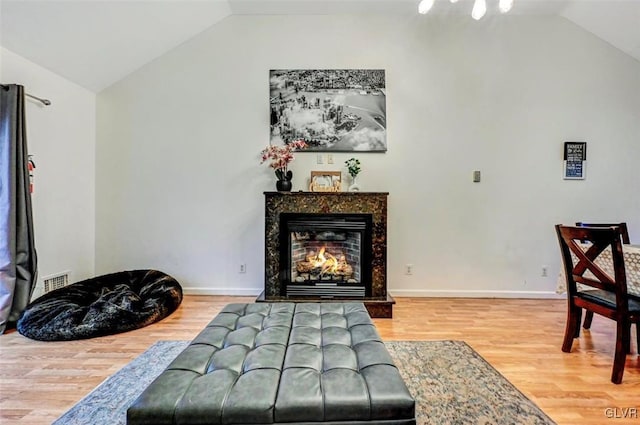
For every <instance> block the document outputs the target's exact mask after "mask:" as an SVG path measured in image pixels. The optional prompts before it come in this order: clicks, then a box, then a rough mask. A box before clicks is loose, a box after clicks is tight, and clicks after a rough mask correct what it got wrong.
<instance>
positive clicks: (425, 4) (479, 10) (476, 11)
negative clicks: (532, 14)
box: [418, 0, 513, 21]
mask: <svg viewBox="0 0 640 425" xmlns="http://www.w3.org/2000/svg"><path fill="white" fill-rule="evenodd" d="M449 1H450V2H451V3H457V2H458V0H449ZM434 3H435V0H421V1H420V3H419V4H418V13H421V14H423V15H425V14H427V13H429V11H430V10H431V8H432V7H433V4H434ZM512 7H513V0H499V1H498V9H499V10H500V13H507V12H508V11H510V10H511V8H512ZM486 13H487V0H474V2H473V10H472V11H471V16H472V17H473V19H475V20H476V21H477V20H479V19H482V17H483V16H484V15H485V14H486Z"/></svg>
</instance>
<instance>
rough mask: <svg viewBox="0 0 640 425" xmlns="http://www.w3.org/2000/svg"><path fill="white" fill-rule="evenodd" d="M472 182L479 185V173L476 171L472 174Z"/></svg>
mask: <svg viewBox="0 0 640 425" xmlns="http://www.w3.org/2000/svg"><path fill="white" fill-rule="evenodd" d="M473 182H474V183H480V171H479V170H476V171H474V172H473Z"/></svg>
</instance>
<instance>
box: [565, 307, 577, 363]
mask: <svg viewBox="0 0 640 425" xmlns="http://www.w3.org/2000/svg"><path fill="white" fill-rule="evenodd" d="M581 318H582V309H581V308H580V307H576V306H573V305H569V308H568V309H567V326H566V328H565V331H564V341H563V342H562V351H564V352H565V353H570V352H571V346H572V345H573V339H574V338H577V337H578V335H580V319H581Z"/></svg>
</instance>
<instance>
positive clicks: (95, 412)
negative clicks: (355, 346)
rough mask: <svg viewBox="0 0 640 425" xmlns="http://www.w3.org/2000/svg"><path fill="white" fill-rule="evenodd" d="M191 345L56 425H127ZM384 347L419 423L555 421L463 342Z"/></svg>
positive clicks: (143, 365) (121, 379)
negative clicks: (143, 397)
mask: <svg viewBox="0 0 640 425" xmlns="http://www.w3.org/2000/svg"><path fill="white" fill-rule="evenodd" d="M187 344H188V342H186V341H160V342H157V343H155V344H154V345H152V346H151V347H150V348H149V349H148V350H147V351H145V352H144V353H142V354H141V355H140V356H139V357H138V358H136V359H135V360H133V361H132V362H131V363H129V364H128V365H126V366H125V367H123V368H122V369H120V370H119V371H118V372H116V373H115V374H114V375H113V376H111V377H109V378H107V379H106V380H105V381H104V382H103V383H102V384H100V385H99V386H98V387H97V388H96V389H94V390H93V391H92V392H91V393H90V394H89V395H87V396H86V397H85V398H83V399H82V400H80V401H79V402H78V403H77V404H76V405H75V406H73V407H72V408H71V409H70V410H69V411H68V412H66V413H65V414H64V415H62V416H61V417H60V418H59V419H58V420H56V421H55V422H54V425H87V424H110V425H125V423H126V412H127V408H128V407H129V405H130V404H131V403H132V402H133V401H134V400H135V399H136V398H137V397H138V396H139V395H140V393H142V391H143V390H144V389H145V388H146V387H147V386H148V385H149V384H150V383H151V381H153V379H155V377H156V376H158V375H159V374H160V373H161V372H162V371H163V370H164V369H165V368H166V367H167V366H168V365H169V363H170V362H171V361H172V360H173V359H174V358H175V357H176V356H177V355H178V354H179V353H180V352H181V351H182V350H183V349H184V348H185V347H186V346H187ZM385 345H386V346H387V348H388V350H389V352H390V353H391V356H392V357H393V359H394V361H395V363H396V365H397V366H398V368H399V369H400V373H401V374H402V377H403V378H404V380H405V382H406V383H407V387H408V388H409V391H410V392H411V394H412V395H413V397H414V398H415V399H416V421H417V423H418V424H419V425H426V424H433V425H454V424H465V425H466V424H482V425H489V424H491V425H499V424H505V425H506V424H523V425H530V424H545V425H548V424H554V423H555V422H553V421H552V420H551V419H550V418H549V417H548V416H547V415H545V414H544V413H543V412H542V411H541V410H540V409H539V408H538V407H537V406H536V405H535V404H534V403H533V402H532V401H531V400H529V399H528V398H527V397H525V396H524V395H523V394H522V393H521V392H520V391H518V389H517V388H515V387H514V386H513V385H512V384H511V383H510V382H509V381H507V380H506V379H505V378H504V377H503V376H502V375H500V373H499V372H498V371H496V370H495V369H494V368H493V367H492V366H491V365H490V364H489V363H487V362H486V361H485V360H484V359H483V358H482V357H481V356H480V355H479V354H478V353H476V352H475V351H474V350H473V349H472V348H471V347H469V346H468V345H467V344H465V343H464V342H462V341H400V342H385Z"/></svg>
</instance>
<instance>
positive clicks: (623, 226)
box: [576, 221, 631, 337]
mask: <svg viewBox="0 0 640 425" xmlns="http://www.w3.org/2000/svg"><path fill="white" fill-rule="evenodd" d="M576 226H579V227H619V228H620V234H621V235H622V243H623V244H627V245H628V244H630V243H631V242H630V239H629V230H628V229H627V223H625V222H622V223H584V222H581V221H579V222H577V223H576ZM592 321H593V312H592V311H587V312H586V314H585V315H584V322H583V323H582V327H583V328H585V329H590V328H591V322H592ZM579 334H580V329H579V328H578V335H576V337H578V336H579Z"/></svg>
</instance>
